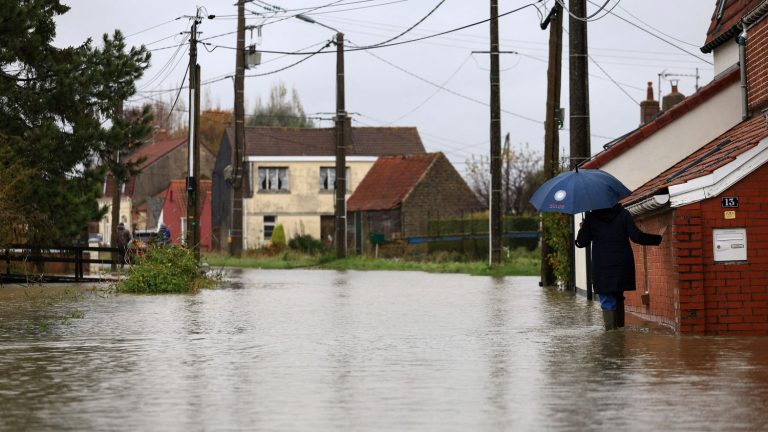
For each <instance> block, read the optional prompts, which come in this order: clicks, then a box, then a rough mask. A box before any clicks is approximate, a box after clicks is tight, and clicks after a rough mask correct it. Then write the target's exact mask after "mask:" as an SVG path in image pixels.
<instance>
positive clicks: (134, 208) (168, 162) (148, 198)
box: [99, 131, 215, 244]
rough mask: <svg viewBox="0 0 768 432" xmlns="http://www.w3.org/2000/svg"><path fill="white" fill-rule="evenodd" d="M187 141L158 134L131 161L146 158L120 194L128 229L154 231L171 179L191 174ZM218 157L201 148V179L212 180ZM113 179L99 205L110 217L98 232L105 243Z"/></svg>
mask: <svg viewBox="0 0 768 432" xmlns="http://www.w3.org/2000/svg"><path fill="white" fill-rule="evenodd" d="M187 142H188V141H187V138H168V136H167V134H166V133H165V132H164V131H161V132H157V133H155V134H154V135H153V137H152V138H151V140H150V141H149V142H148V143H146V144H145V145H143V146H142V147H140V148H139V149H138V150H136V152H134V153H133V154H132V155H131V156H129V158H130V159H131V160H139V159H141V158H145V160H144V162H143V163H142V164H141V165H140V166H139V168H140V169H141V172H140V173H139V174H137V175H136V176H133V177H131V178H129V179H128V181H127V182H126V183H125V184H123V186H122V191H121V198H120V200H121V203H120V219H121V222H123V223H125V225H126V226H127V227H130V228H131V229H132V230H136V229H154V228H155V227H156V226H157V222H158V218H159V216H160V211H161V210H162V208H163V196H164V193H165V191H166V189H167V188H168V185H169V184H170V182H171V180H173V179H177V178H186V176H187V171H188V165H187V164H188V158H187V154H188V147H189V146H188V145H187ZM214 162H215V156H214V154H213V152H212V151H211V150H210V149H208V148H207V147H205V146H201V147H200V176H201V178H203V179H205V178H207V179H210V178H211V174H212V172H213V165H214ZM112 184H113V177H112V175H110V174H108V175H107V176H106V178H105V179H104V185H103V189H102V191H103V196H102V198H100V199H99V205H100V206H106V207H108V210H107V214H106V215H105V216H104V218H103V219H102V220H101V221H100V222H99V233H101V236H102V239H103V241H104V243H105V244H109V236H110V232H111V231H110V228H109V227H110V224H111V222H112V221H111V218H112V212H111V210H110V209H111V207H112V190H113V189H112V188H113V186H112Z"/></svg>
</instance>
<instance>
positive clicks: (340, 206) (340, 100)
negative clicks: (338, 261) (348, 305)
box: [334, 32, 349, 258]
mask: <svg viewBox="0 0 768 432" xmlns="http://www.w3.org/2000/svg"><path fill="white" fill-rule="evenodd" d="M348 123H349V121H348V117H347V112H346V108H345V107H344V33H341V32H338V33H336V184H335V196H336V205H335V215H336V217H335V236H334V241H335V242H336V258H345V257H346V256H347V202H346V193H347V178H346V177H347V174H346V173H347V161H346V149H347V135H348V134H347V130H348V127H347V125H348Z"/></svg>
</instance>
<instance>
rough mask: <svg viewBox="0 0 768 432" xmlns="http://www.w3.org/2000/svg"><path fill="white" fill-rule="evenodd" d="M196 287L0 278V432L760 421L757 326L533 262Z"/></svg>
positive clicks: (752, 426)
mask: <svg viewBox="0 0 768 432" xmlns="http://www.w3.org/2000/svg"><path fill="white" fill-rule="evenodd" d="M228 280H229V281H228V282H227V283H225V284H224V285H223V286H222V287H220V288H218V289H214V290H204V291H202V292H200V293H199V294H196V295H164V296H146V295H114V294H104V293H98V292H89V291H85V292H75V291H74V290H72V289H71V288H69V289H62V288H61V287H53V288H50V287H44V288H42V289H41V288H35V289H33V290H28V289H23V288H18V287H15V288H14V287H8V286H4V287H0V430H14V431H15V430H35V431H41V430H43V431H45V430H49V431H63V430H72V431H75V430H77V431H82V430H116V431H137V430H171V431H175V430H178V431H189V430H192V431H197V430H265V431H266V430H269V431H338V430H352V431H358V430H359V431H369V430H372V431H403V430H417V431H504V430H579V431H581V430H611V431H616V430H695V431H707V430H728V431H737V430H744V431H756V430H767V429H768V415H766V414H765V412H766V409H767V408H768V339H766V338H760V337H754V338H750V337H691V336H676V335H673V334H671V333H670V332H669V331H668V330H666V329H663V328H659V327H656V326H653V325H651V324H648V323H644V322H640V321H638V320H636V319H635V320H633V319H632V318H631V317H630V316H628V317H627V318H628V327H627V328H625V329H623V330H619V331H613V332H608V333H606V332H605V331H604V330H603V329H602V316H601V314H600V310H599V306H598V305H597V304H596V302H588V301H587V300H586V299H584V298H582V297H579V296H575V295H573V294H572V293H567V292H561V291H557V290H552V289H542V288H539V287H538V278H533V277H520V278H518V277H512V278H504V279H494V278H489V277H473V276H466V275H439V274H427V273H419V272H354V271H349V272H336V271H324V270H292V271H268V270H243V271H236V272H233V273H232V274H230V275H229V276H228Z"/></svg>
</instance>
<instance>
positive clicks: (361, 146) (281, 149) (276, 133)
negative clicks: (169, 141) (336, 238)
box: [213, 127, 424, 250]
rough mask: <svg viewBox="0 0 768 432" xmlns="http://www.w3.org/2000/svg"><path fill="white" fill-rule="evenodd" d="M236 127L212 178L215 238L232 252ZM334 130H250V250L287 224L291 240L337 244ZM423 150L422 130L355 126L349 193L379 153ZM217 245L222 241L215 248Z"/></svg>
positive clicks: (246, 241) (246, 208) (246, 233)
mask: <svg viewBox="0 0 768 432" xmlns="http://www.w3.org/2000/svg"><path fill="white" fill-rule="evenodd" d="M233 143H234V130H233V128H231V127H229V128H227V129H226V131H225V133H224V136H223V138H222V143H221V148H220V150H219V155H218V157H217V159H216V166H215V168H214V174H213V236H214V245H215V247H216V248H217V249H225V250H226V249H227V248H228V247H229V243H228V239H229V230H230V227H231V215H232V210H231V209H232V187H231V185H230V184H229V183H228V182H227V176H228V173H229V172H230V171H231V164H232V162H231V160H232V148H233ZM335 143H336V141H335V130H334V129H333V128H324V129H287V128H271V127H246V128H245V161H246V164H247V172H246V173H245V174H246V176H245V178H246V181H245V185H244V187H245V191H244V194H245V198H244V199H243V248H244V249H254V248H259V247H263V246H266V245H269V244H270V242H271V238H272V230H273V229H274V227H275V226H276V225H278V224H281V225H282V226H283V228H284V230H285V235H286V239H289V240H290V239H291V238H293V237H295V236H297V235H311V236H312V237H314V238H317V239H323V240H326V241H328V240H330V239H331V238H332V236H333V232H334V183H335V177H336V169H335V145H336V144H335ZM417 153H424V145H423V144H422V142H421V138H420V137H419V134H418V132H417V131H416V128H404V127H397V128H373V127H365V128H352V129H351V147H350V148H349V149H347V156H346V162H347V179H348V184H347V193H348V194H351V193H352V192H354V190H355V189H356V188H357V185H358V184H360V182H361V181H362V180H363V178H364V177H365V175H366V173H367V172H368V170H369V169H370V168H371V166H373V164H374V162H375V161H376V159H377V158H378V157H379V156H382V155H394V154H417ZM216 242H218V243H216Z"/></svg>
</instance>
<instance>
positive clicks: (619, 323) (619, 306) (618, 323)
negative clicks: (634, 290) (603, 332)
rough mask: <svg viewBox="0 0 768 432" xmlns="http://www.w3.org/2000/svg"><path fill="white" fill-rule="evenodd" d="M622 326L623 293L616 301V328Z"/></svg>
mask: <svg viewBox="0 0 768 432" xmlns="http://www.w3.org/2000/svg"><path fill="white" fill-rule="evenodd" d="M621 327H624V294H621V295H620V296H619V297H618V300H617V302H616V328H621Z"/></svg>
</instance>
